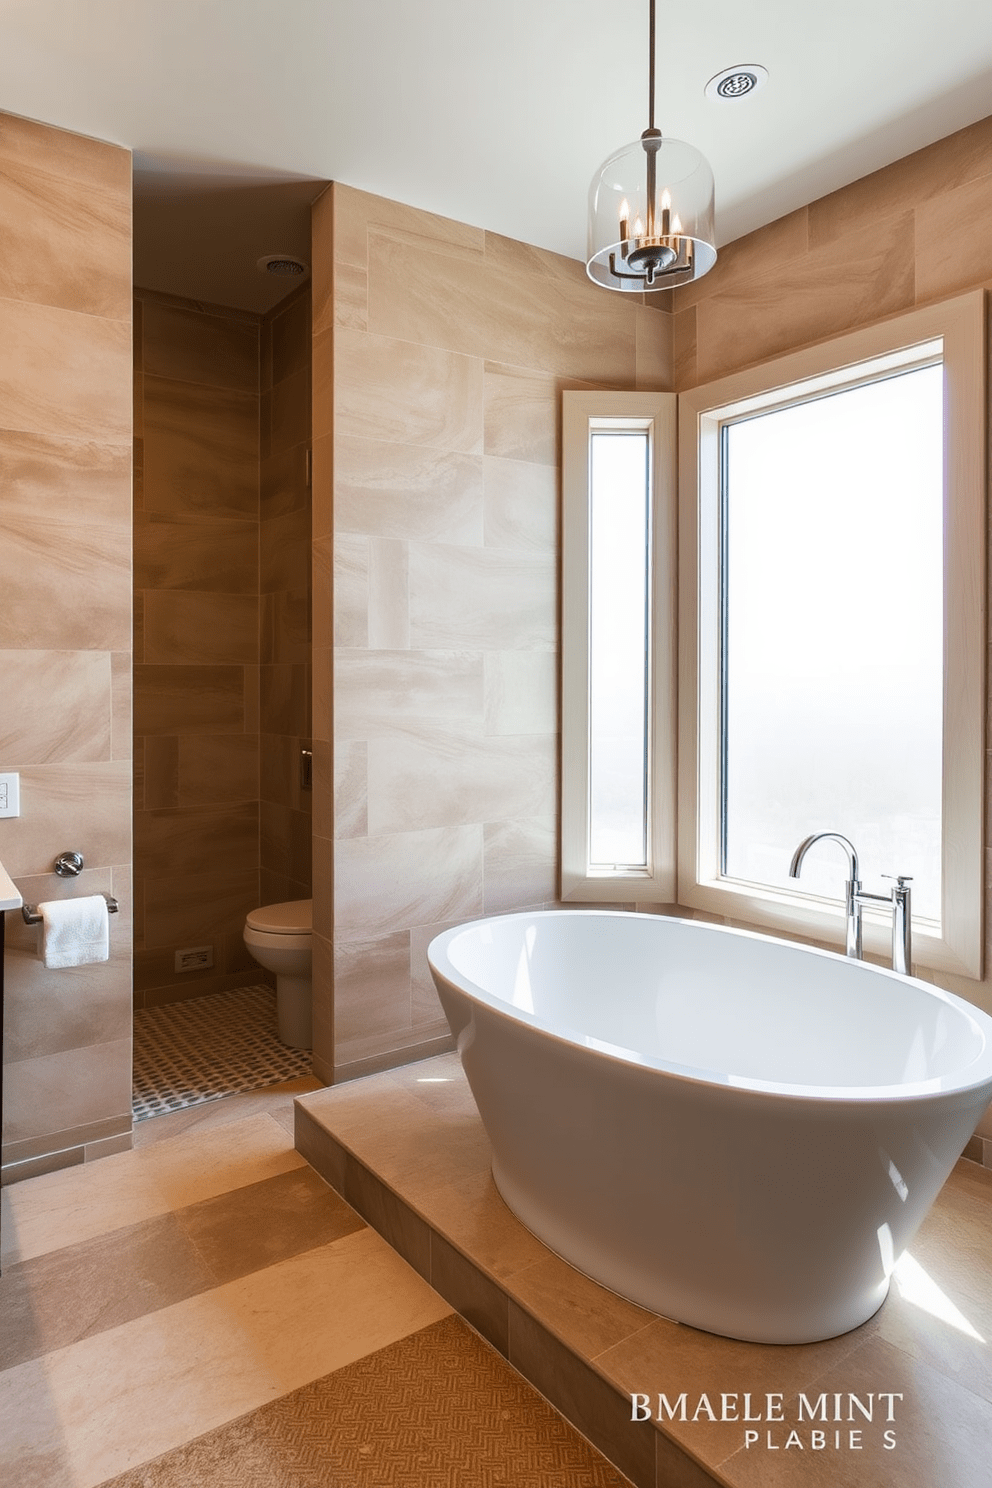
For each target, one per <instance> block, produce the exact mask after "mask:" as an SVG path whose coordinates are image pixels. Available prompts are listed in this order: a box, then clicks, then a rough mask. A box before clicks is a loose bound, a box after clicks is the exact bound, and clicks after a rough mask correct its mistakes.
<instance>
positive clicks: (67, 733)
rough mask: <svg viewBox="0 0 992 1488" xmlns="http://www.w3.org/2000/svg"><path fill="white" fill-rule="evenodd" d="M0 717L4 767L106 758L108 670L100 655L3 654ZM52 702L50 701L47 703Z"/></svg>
mask: <svg viewBox="0 0 992 1488" xmlns="http://www.w3.org/2000/svg"><path fill="white" fill-rule="evenodd" d="M0 656H2V663H0V665H2V671H3V687H4V695H5V697H6V698H8V699H10V698H16V699H17V706H16V708H12V707H10V706H9V705H8V706H7V707H5V708H4V710H3V714H2V718H0V758H2V759H3V760H4V767H5V768H7V769H17V768H20V767H23V766H25V765H43V764H54V763H56V762H58V761H61V760H103V759H109V758H110V721H111V668H110V654H109V652H106V651H5V652H3V653H0ZM53 700H54V702H53Z"/></svg>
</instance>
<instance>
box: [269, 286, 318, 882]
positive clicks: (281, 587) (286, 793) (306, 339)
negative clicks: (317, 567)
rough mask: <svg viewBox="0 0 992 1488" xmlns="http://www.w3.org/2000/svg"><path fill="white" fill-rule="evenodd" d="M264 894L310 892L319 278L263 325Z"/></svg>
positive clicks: (292, 297) (277, 309) (288, 300)
mask: <svg viewBox="0 0 992 1488" xmlns="http://www.w3.org/2000/svg"><path fill="white" fill-rule="evenodd" d="M261 391H262V404H261V425H260V430H261V465H260V474H261V483H260V495H261V504H260V521H261V525H260V541H259V592H260V601H259V602H260V611H259V621H260V627H261V629H260V642H261V651H260V657H259V660H260V662H261V671H260V679H261V687H260V717H259V733H260V746H261V779H260V788H259V794H260V797H261V800H260V806H259V811H260V826H261V847H260V850H261V884H260V892H261V902H262V903H263V904H278V903H280V902H281V901H282V900H284V899H309V897H310V883H311V870H310V856H311V854H310V801H311V796H312V791H310V790H308V789H305V788H301V782H300V751H301V749H303V748H307V749H309V748H310V543H311V537H310V484H309V473H308V455H309V450H310V286H309V284H306V285H303V286H301V287H300V288H299V289H298V290H297V291H296V292H295V293H294V294H293V295H291V296H290V297H289V298H288V299H287V300H284V301H283V302H282V303H281V304H280V305H278V306H277V307H276V309H275V310H273V311H272V312H271V314H269V315H267V316H266V318H265V320H264V321H263V323H262V328H261Z"/></svg>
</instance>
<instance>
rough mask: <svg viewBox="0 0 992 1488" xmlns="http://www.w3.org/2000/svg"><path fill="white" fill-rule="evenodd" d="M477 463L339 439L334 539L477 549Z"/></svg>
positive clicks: (475, 458)
mask: <svg viewBox="0 0 992 1488" xmlns="http://www.w3.org/2000/svg"><path fill="white" fill-rule="evenodd" d="M482 469H483V466H482V459H481V457H480V456H479V455H462V454H458V453H456V452H453V451H450V450H435V449H428V448H425V447H424V446H422V445H414V444H390V443H388V442H386V441H384V440H381V439H349V438H348V437H347V436H345V435H342V436H341V437H340V438H339V439H338V440H337V441H336V442H335V449H334V522H335V529H336V531H338V532H363V533H368V534H369V535H370V536H373V537H393V538H420V539H422V540H425V541H430V540H432V539H433V540H436V541H439V542H456V543H481V541H482Z"/></svg>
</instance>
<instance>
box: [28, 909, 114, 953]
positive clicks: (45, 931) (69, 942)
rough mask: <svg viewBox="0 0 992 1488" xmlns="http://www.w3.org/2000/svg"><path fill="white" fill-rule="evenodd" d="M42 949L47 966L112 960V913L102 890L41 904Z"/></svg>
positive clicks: (40, 932)
mask: <svg viewBox="0 0 992 1488" xmlns="http://www.w3.org/2000/svg"><path fill="white" fill-rule="evenodd" d="M38 910H39V912H40V914H41V919H42V923H41V928H40V931H39V934H40V937H41V945H40V950H41V954H42V955H43V957H44V959H45V965H46V966H56V967H57V966H89V965H90V963H91V962H93V961H109V960H110V917H109V914H108V911H107V901H106V899H105V898H104V897H103V895H102V894H90V895H88V896H87V897H85V898H82V899H50V900H48V902H47V903H45V904H39V905H38Z"/></svg>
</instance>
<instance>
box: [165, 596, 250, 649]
mask: <svg viewBox="0 0 992 1488" xmlns="http://www.w3.org/2000/svg"><path fill="white" fill-rule="evenodd" d="M144 642H145V648H144V657H143V660H144V661H146V662H149V663H152V662H157V663H167V664H172V665H176V664H180V665H181V664H183V663H194V664H195V663H203V662H207V663H209V662H245V663H251V662H257V661H258V600H257V598H256V597H255V596H254V595H251V594H216V593H213V594H211V593H205V594H204V593H196V592H193V591H190V590H185V589H160V590H151V589H150V590H148V591H147V592H146V593H145V596H144Z"/></svg>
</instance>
